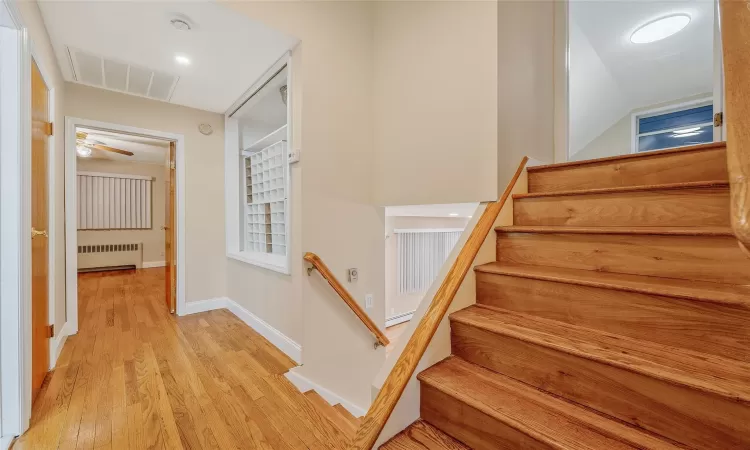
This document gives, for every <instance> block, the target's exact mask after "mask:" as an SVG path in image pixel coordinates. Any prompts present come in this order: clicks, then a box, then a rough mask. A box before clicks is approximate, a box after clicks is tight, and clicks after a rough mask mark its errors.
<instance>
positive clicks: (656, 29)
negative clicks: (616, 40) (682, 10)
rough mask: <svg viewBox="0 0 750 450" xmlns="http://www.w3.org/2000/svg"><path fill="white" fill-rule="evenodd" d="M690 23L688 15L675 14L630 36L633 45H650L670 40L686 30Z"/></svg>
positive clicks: (645, 26) (650, 23) (652, 23)
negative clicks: (669, 38) (666, 39)
mask: <svg viewBox="0 0 750 450" xmlns="http://www.w3.org/2000/svg"><path fill="white" fill-rule="evenodd" d="M689 23H690V16H688V15H687V14H675V15H672V16H667V17H662V18H661V19H656V20H654V21H651V22H649V23H647V24H645V25H643V26H641V27H640V28H638V29H637V30H635V32H633V34H632V35H630V42H632V43H633V44H648V43H650V42H656V41H660V40H662V39H665V38H668V37H669V36H672V35H673V34H675V33H677V32H678V31H680V30H682V29H683V28H685V27H686V26H687V25H688V24H689Z"/></svg>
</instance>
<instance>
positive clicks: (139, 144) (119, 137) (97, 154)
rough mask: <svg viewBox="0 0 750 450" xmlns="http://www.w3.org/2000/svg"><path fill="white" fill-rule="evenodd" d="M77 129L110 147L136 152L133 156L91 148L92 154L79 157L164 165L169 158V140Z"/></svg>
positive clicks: (88, 137) (89, 137)
mask: <svg viewBox="0 0 750 450" xmlns="http://www.w3.org/2000/svg"><path fill="white" fill-rule="evenodd" d="M76 131H82V132H84V133H87V134H88V136H86V139H92V140H95V141H99V142H101V143H103V144H104V145H106V146H108V147H114V148H119V149H120V150H127V151H130V152H133V153H135V154H134V155H133V156H128V155H121V154H119V153H114V152H108V151H105V150H97V149H93V150H91V156H88V157H86V158H82V157H81V156H78V158H79V159H99V160H108V161H125V162H138V163H144V164H157V165H164V164H165V163H166V160H167V150H168V149H169V142H168V141H164V140H161V139H154V138H149V137H143V136H133V135H129V134H121V133H115V132H112V131H100V130H92V129H88V128H77V129H76Z"/></svg>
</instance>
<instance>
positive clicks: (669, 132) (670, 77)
mask: <svg viewBox="0 0 750 450" xmlns="http://www.w3.org/2000/svg"><path fill="white" fill-rule="evenodd" d="M566 6H567V8H560V11H558V12H557V13H556V21H560V22H561V23H564V25H565V26H564V27H557V28H558V29H561V28H565V30H566V33H565V34H566V36H564V37H562V38H563V39H566V40H567V49H566V50H567V53H566V54H567V58H566V59H564V63H565V65H566V68H567V71H558V74H560V73H564V74H565V75H563V76H564V77H565V78H566V83H565V84H564V89H561V91H565V95H564V97H565V98H564V99H562V98H557V99H556V101H560V102H563V103H564V104H565V105H566V107H565V108H564V109H565V111H564V112H561V113H560V114H564V115H565V116H566V117H565V120H561V121H557V123H558V124H559V126H560V128H562V127H565V132H564V133H561V135H564V139H558V140H557V141H556V147H564V148H565V150H564V151H563V152H560V151H559V150H558V151H556V154H557V155H561V153H562V154H563V155H564V156H563V158H565V159H567V160H585V159H595V158H601V157H608V156H618V155H625V154H629V153H638V152H644V151H654V150H662V149H666V148H674V147H681V146H686V145H696V144H702V143H709V142H713V141H717V140H722V139H723V136H724V128H725V127H724V126H723V120H722V119H723V114H722V113H723V67H722V62H721V34H720V29H719V21H718V2H694V1H675V2H642V3H637V4H636V3H618V2H566ZM563 9H564V11H563ZM560 38H561V36H558V39H560ZM557 48H558V52H559V51H560V50H559V47H557ZM562 63H563V59H562V58H561V59H560V61H559V62H558V65H561V64H562ZM558 79H559V75H558ZM558 85H559V84H558ZM558 111H559V109H558ZM556 114H557V113H556ZM558 159H560V160H561V161H562V158H558ZM558 162H560V161H558Z"/></svg>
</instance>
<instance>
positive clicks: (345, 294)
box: [304, 252, 391, 347]
mask: <svg viewBox="0 0 750 450" xmlns="http://www.w3.org/2000/svg"><path fill="white" fill-rule="evenodd" d="M304 259H305V261H307V262H309V263H310V264H312V268H315V269H317V270H318V272H320V275H321V276H322V277H323V278H325V280H326V281H327V282H328V284H330V285H331V287H332V288H333V290H334V291H336V293H337V294H339V297H341V300H343V301H344V303H346V304H347V305H348V306H349V308H351V310H352V311H353V312H354V314H356V315H357V317H359V320H361V321H362V323H363V324H365V326H366V327H367V329H368V330H370V332H371V333H372V334H373V335H374V336H375V347H377V346H379V345H382V346H383V347H385V346H387V345H388V344H390V343H391V341H389V340H388V338H387V337H386V335H385V333H383V332H382V331H381V330H380V328H378V326H377V325H376V324H375V322H373V321H372V319H370V316H368V315H367V313H366V312H365V311H364V310H363V309H362V307H361V306H359V303H357V301H356V300H354V297H352V294H350V293H349V291H347V290H346V288H344V286H342V285H341V283H339V280H337V279H336V277H335V276H334V275H333V273H332V272H331V270H330V269H329V268H328V266H326V265H325V263H324V262H323V260H322V259H320V257H319V256H318V255H316V254H315V253H311V252H307V253H305V256H304ZM312 268H310V269H308V274H310V270H311V269H312Z"/></svg>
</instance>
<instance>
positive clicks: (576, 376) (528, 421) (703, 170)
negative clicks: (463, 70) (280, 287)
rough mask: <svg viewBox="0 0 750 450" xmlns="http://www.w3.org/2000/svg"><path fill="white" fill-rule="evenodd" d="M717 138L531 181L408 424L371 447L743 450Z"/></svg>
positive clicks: (744, 298) (740, 287)
mask: <svg viewBox="0 0 750 450" xmlns="http://www.w3.org/2000/svg"><path fill="white" fill-rule="evenodd" d="M726 166H727V156H726V148H725V145H724V144H723V143H716V144H709V145H701V146H695V147H688V148H682V149H676V150H665V151H659V152H650V153H645V154H634V155H626V156H620V157H613V158H605V159H599V160H590V161H580V162H571V163H564V164H555V165H549V166H537V167H533V168H529V169H528V191H529V193H528V194H522V195H516V196H514V197H513V216H514V225H513V226H510V227H501V228H497V229H496V232H497V258H496V259H497V261H495V262H493V263H491V264H486V265H481V266H477V267H475V272H476V282H477V289H476V291H477V303H476V304H475V305H472V306H470V307H468V308H466V309H463V310H460V311H458V312H456V313H454V314H452V315H451V316H450V322H451V341H452V353H453V356H451V357H449V358H447V359H445V360H443V361H442V362H440V363H438V364H436V365H435V366H433V367H430V368H429V369H427V370H425V371H424V372H422V373H420V374H419V376H418V379H419V381H420V383H421V420H420V421H418V422H416V423H414V424H413V425H411V426H410V427H409V428H407V429H406V430H404V431H403V432H402V433H401V434H399V435H397V436H396V437H395V438H393V439H392V440H391V441H389V442H387V443H386V444H384V445H383V446H382V447H381V448H384V449H391V450H392V449H413V448H428V449H467V448H473V449H487V450H489V449H519V448H524V449H525V448H529V449H537V448H544V449H549V448H556V449H590V450H609V449H676V448H692V449H721V450H727V449H748V448H750V364H748V362H749V361H750V286H749V285H750V259H748V257H747V256H745V255H744V254H743V252H742V251H741V250H740V249H739V247H738V245H737V241H736V239H735V237H734V236H733V234H732V231H731V229H730V226H729V188H728V183H727V180H728V177H727V169H726Z"/></svg>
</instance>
